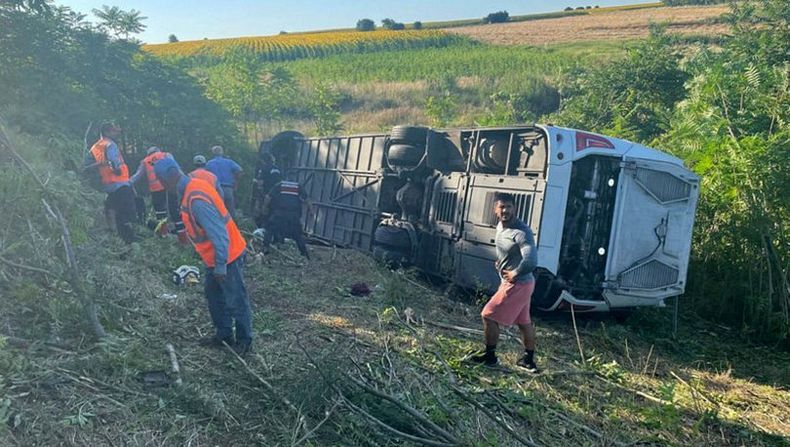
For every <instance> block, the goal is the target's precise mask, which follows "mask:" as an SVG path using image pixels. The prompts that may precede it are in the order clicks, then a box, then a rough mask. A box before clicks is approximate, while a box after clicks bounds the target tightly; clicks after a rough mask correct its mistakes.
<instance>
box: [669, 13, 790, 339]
mask: <svg viewBox="0 0 790 447" xmlns="http://www.w3.org/2000/svg"><path fill="white" fill-rule="evenodd" d="M733 8H734V9H733V13H732V14H731V16H730V21H731V22H732V23H733V25H734V27H733V36H732V38H730V39H729V40H727V41H726V43H725V44H724V46H723V47H722V48H721V49H720V50H718V51H715V52H713V51H707V50H706V51H701V52H699V53H698V54H697V55H695V56H694V57H693V58H691V60H690V61H689V63H688V71H689V74H690V75H691V79H690V81H689V82H688V84H687V90H688V97H687V98H686V99H685V100H684V101H683V102H681V103H680V104H679V106H678V108H677V111H676V113H675V115H674V117H673V118H672V125H671V131H669V132H668V133H667V134H666V135H664V136H663V137H662V138H661V140H660V141H661V144H662V145H663V146H665V147H670V148H673V149H674V150H675V151H676V152H677V153H678V154H679V155H681V156H683V157H684V158H685V159H686V160H688V161H689V162H690V163H691V164H692V166H693V167H694V169H695V170H696V171H697V172H698V173H699V174H700V175H701V176H702V179H703V183H702V187H703V188H702V197H701V200H700V212H699V213H698V225H697V232H696V236H697V237H696V239H695V246H694V248H695V250H694V253H695V256H694V261H695V262H694V264H693V266H692V267H693V268H692V271H691V273H692V275H693V276H692V280H691V282H690V284H691V285H692V287H693V289H692V290H693V293H692V297H693V300H694V304H695V306H696V308H697V309H699V310H700V312H702V313H704V314H707V315H711V316H713V317H714V318H716V319H718V320H722V321H727V322H730V323H733V324H737V325H739V326H741V327H742V328H743V329H744V330H746V332H747V333H752V334H754V335H756V336H758V337H760V338H764V339H772V340H778V341H785V342H787V341H788V340H790V284H789V283H788V271H787V265H788V264H787V263H788V259H790V240H789V239H788V234H790V224H788V222H790V207H789V206H788V201H787V197H788V196H790V173H789V172H788V169H787V166H788V164H790V151H788V150H787V149H788V147H790V106H789V104H790V102H789V101H788V91H790V66H788V63H787V60H788V59H787V58H786V57H785V58H783V57H782V55H785V56H786V55H787V54H788V49H790V40H788V37H790V36H788V34H787V33H788V23H787V20H788V17H790V15H788V14H787V12H788V8H789V7H788V5H787V3H786V2H783V1H780V0H765V1H762V2H759V3H758V4H757V5H755V4H751V3H745V4H736V5H734V6H733Z"/></svg>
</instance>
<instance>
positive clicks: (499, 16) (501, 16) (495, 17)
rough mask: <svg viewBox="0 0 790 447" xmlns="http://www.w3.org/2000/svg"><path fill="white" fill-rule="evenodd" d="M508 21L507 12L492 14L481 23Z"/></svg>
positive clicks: (508, 15)
mask: <svg viewBox="0 0 790 447" xmlns="http://www.w3.org/2000/svg"><path fill="white" fill-rule="evenodd" d="M508 19H510V14H508V12H507V11H498V12H492V13H491V14H488V15H487V16H485V17H484V18H483V23H505V22H507V21H508Z"/></svg>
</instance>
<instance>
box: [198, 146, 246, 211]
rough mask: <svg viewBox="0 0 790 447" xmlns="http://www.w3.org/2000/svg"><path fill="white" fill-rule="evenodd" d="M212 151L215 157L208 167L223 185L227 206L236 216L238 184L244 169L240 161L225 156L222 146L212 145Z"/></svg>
mask: <svg viewBox="0 0 790 447" xmlns="http://www.w3.org/2000/svg"><path fill="white" fill-rule="evenodd" d="M211 153H212V154H214V158H212V159H211V160H209V161H208V163H206V169H207V170H208V171H209V172H211V173H212V174H214V175H216V176H217V180H218V181H219V184H220V186H221V187H222V191H223V199H224V200H225V207H226V208H227V209H228V212H230V215H231V216H233V217H236V185H237V184H238V181H239V177H240V176H241V173H242V171H243V170H242V169H241V166H239V164H238V163H236V162H235V161H233V160H231V159H230V158H227V157H225V150H224V149H223V148H222V146H214V147H212V148H211Z"/></svg>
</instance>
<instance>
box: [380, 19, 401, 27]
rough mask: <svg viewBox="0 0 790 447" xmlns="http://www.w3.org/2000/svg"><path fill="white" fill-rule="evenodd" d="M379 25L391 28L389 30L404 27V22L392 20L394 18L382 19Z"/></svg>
mask: <svg viewBox="0 0 790 447" xmlns="http://www.w3.org/2000/svg"><path fill="white" fill-rule="evenodd" d="M381 26H382V27H383V28H384V29H391V30H402V29H406V25H404V24H403V23H401V22H396V21H394V20H392V19H382V20H381Z"/></svg>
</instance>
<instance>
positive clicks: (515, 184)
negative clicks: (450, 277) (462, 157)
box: [455, 174, 546, 291]
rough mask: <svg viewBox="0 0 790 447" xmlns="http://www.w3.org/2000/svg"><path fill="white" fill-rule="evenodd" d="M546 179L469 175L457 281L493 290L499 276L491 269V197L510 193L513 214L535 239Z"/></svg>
mask: <svg viewBox="0 0 790 447" xmlns="http://www.w3.org/2000/svg"><path fill="white" fill-rule="evenodd" d="M545 189H546V182H545V180H542V179H535V178H527V177H515V176H503V175H491V174H471V175H470V177H469V187H468V188H467V192H466V200H465V207H464V214H463V222H462V223H463V227H462V232H461V234H462V237H461V240H459V241H458V244H457V245H458V256H457V257H456V269H455V270H456V282H457V283H458V284H461V285H463V286H466V287H474V288H479V287H482V288H483V289H485V290H488V291H493V290H495V289H496V288H497V287H498V286H499V282H500V278H499V275H498V274H497V272H496V269H495V268H494V261H495V260H496V247H495V238H496V226H497V223H498V222H497V218H496V216H494V198H495V196H496V193H498V192H504V193H509V194H512V195H513V197H514V198H515V205H516V216H517V217H518V218H519V219H521V220H522V221H524V223H526V224H527V225H529V226H530V228H532V231H533V232H534V233H535V238H536V242H537V239H538V238H539V234H540V218H541V213H542V210H543V195H544V191H545Z"/></svg>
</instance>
